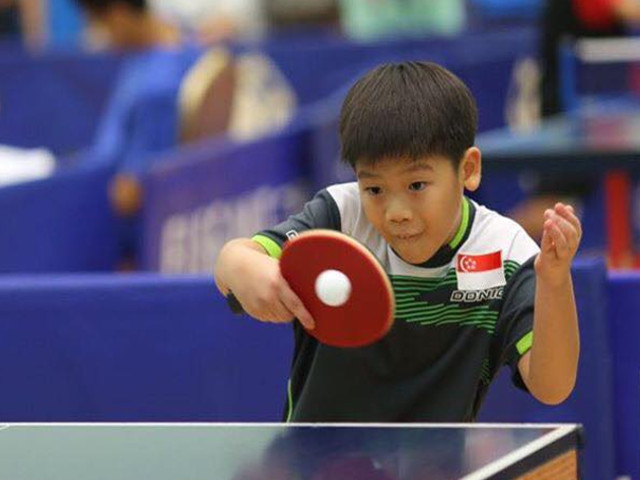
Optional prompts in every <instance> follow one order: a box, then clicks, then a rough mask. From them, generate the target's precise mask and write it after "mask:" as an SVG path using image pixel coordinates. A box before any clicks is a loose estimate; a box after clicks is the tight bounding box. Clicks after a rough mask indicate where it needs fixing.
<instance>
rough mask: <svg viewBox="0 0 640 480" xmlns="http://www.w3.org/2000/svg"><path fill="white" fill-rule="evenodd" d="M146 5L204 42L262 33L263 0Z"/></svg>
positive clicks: (153, 1) (168, 0)
mask: <svg viewBox="0 0 640 480" xmlns="http://www.w3.org/2000/svg"><path fill="white" fill-rule="evenodd" d="M149 6H150V8H151V9H152V11H154V12H155V13H156V14H157V15H158V16H159V17H161V18H164V19H166V20H168V21H171V22H174V23H175V24H176V25H178V26H179V27H180V28H181V29H182V30H183V31H184V32H185V34H186V35H189V36H192V37H193V38H194V39H195V40H196V41H198V42H200V43H203V44H205V45H210V44H215V43H218V42H221V41H227V40H234V39H255V38H260V37H262V36H263V34H264V33H265V28H266V25H265V23H266V20H265V12H264V4H263V1H262V0H224V1H220V0H218V1H211V0H150V3H149Z"/></svg>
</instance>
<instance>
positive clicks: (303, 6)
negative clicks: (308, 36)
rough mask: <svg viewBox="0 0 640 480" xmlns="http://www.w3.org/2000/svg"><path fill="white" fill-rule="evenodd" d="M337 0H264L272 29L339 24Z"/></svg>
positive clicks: (334, 25)
mask: <svg viewBox="0 0 640 480" xmlns="http://www.w3.org/2000/svg"><path fill="white" fill-rule="evenodd" d="M338 2H339V0H305V1H299V0H264V4H265V14H266V17H267V20H268V23H269V27H270V29H271V30H272V31H279V30H299V29H301V28H307V29H316V28H318V29H322V28H326V27H329V28H334V27H338V26H339V20H340V16H339V11H338Z"/></svg>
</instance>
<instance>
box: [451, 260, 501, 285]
mask: <svg viewBox="0 0 640 480" xmlns="http://www.w3.org/2000/svg"><path fill="white" fill-rule="evenodd" d="M456 276H457V277H458V289H459V290H486V289H488V288H494V287H503V286H504V285H506V283H507V281H506V280H505V278H504V268H503V265H502V251H497V252H493V253H485V254H480V255H471V254H467V253H459V254H458V258H457V261H456Z"/></svg>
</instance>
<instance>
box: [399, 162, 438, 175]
mask: <svg viewBox="0 0 640 480" xmlns="http://www.w3.org/2000/svg"><path fill="white" fill-rule="evenodd" d="M418 170H431V171H433V167H432V166H431V165H429V164H428V163H426V162H415V163H412V164H411V166H409V167H407V168H405V169H404V170H403V171H402V173H411V172H416V171H418Z"/></svg>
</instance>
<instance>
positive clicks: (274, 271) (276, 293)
mask: <svg viewBox="0 0 640 480" xmlns="http://www.w3.org/2000/svg"><path fill="white" fill-rule="evenodd" d="M231 266H233V268H229V267H231ZM220 277H224V282H222V283H224V285H226V287H227V288H226V289H225V288H221V291H222V292H223V293H224V294H225V295H227V294H228V293H229V292H228V291H225V290H230V291H231V292H233V295H234V296H235V297H236V299H237V300H238V301H239V302H240V304H241V305H242V308H243V309H244V311H245V312H246V313H248V314H249V315H251V316H252V317H254V318H256V319H257V320H260V321H263V322H273V323H286V322H291V321H292V320H293V319H294V318H297V319H298V320H299V321H300V323H301V324H302V325H304V327H305V328H307V329H313V328H314V326H315V324H314V321H313V318H312V317H311V314H310V313H309V312H308V311H307V309H306V308H305V306H304V305H303V304H302V301H301V300H300V298H299V297H298V296H297V295H296V294H295V292H294V291H293V290H291V287H289V284H288V283H287V281H286V280H285V279H284V277H283V276H282V274H281V273H280V264H279V262H278V260H276V259H274V258H271V257H269V256H268V255H266V254H264V253H261V252H259V251H256V250H255V249H252V248H247V247H246V246H244V245H239V246H234V247H233V249H227V251H224V249H223V251H222V252H221V254H220V258H219V259H218V268H216V280H217V281H218V280H222V278H220ZM219 286H220V283H219Z"/></svg>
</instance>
